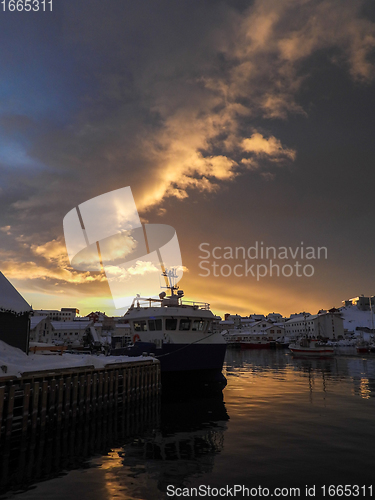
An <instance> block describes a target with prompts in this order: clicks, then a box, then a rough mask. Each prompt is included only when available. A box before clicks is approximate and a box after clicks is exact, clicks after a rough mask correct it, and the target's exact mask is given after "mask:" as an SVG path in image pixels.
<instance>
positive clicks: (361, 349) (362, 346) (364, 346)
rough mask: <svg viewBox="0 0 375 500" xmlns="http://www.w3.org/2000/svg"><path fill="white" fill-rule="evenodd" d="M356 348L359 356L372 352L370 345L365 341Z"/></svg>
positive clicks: (358, 343)
mask: <svg viewBox="0 0 375 500" xmlns="http://www.w3.org/2000/svg"><path fill="white" fill-rule="evenodd" d="M355 348H356V350H357V353H358V354H366V353H368V352H370V344H369V343H368V342H365V341H360V342H357V344H356V346H355Z"/></svg>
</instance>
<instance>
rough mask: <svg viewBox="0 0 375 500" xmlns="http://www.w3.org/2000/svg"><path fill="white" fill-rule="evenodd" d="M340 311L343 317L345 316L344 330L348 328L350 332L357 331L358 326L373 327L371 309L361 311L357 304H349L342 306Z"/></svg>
mask: <svg viewBox="0 0 375 500" xmlns="http://www.w3.org/2000/svg"><path fill="white" fill-rule="evenodd" d="M340 312H341V315H342V317H343V318H344V330H348V332H355V330H356V328H357V327H367V328H372V326H371V312H370V311H360V310H359V309H358V307H357V306H347V307H341V309H340ZM374 313H375V311H374ZM374 327H375V314H374Z"/></svg>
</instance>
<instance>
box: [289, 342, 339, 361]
mask: <svg viewBox="0 0 375 500" xmlns="http://www.w3.org/2000/svg"><path fill="white" fill-rule="evenodd" d="M289 349H290V350H291V351H292V353H293V355H294V356H316V357H329V356H333V355H334V348H333V346H329V345H327V344H326V343H325V342H322V341H321V340H318V339H310V338H302V339H299V340H297V341H296V342H295V343H294V344H289Z"/></svg>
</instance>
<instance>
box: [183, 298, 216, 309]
mask: <svg viewBox="0 0 375 500" xmlns="http://www.w3.org/2000/svg"><path fill="white" fill-rule="evenodd" d="M181 305H182V306H191V307H195V308H196V309H203V310H205V311H209V310H210V304H209V303H208V302H196V301H192V300H182V301H181Z"/></svg>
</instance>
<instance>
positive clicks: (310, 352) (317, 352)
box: [289, 347, 334, 358]
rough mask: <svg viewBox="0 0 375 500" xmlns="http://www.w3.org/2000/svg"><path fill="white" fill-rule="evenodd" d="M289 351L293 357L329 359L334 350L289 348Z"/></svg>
mask: <svg viewBox="0 0 375 500" xmlns="http://www.w3.org/2000/svg"><path fill="white" fill-rule="evenodd" d="M289 349H290V350H291V351H292V353H293V355H295V356H311V357H314V356H315V357H319V358H321V357H330V356H333V355H334V350H333V349H318V348H312V349H307V348H306V349H303V348H291V347H289Z"/></svg>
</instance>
